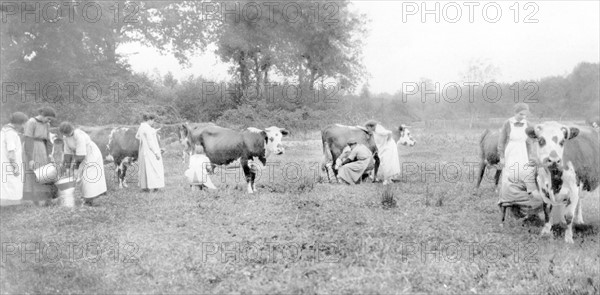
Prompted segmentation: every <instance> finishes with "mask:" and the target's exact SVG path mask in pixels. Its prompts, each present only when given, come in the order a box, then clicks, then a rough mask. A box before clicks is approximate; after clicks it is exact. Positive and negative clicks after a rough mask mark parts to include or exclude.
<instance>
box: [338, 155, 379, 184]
mask: <svg viewBox="0 0 600 295" xmlns="http://www.w3.org/2000/svg"><path fill="white" fill-rule="evenodd" d="M372 161H373V159H372V158H367V159H364V160H360V161H355V162H352V163H348V164H346V165H344V166H342V167H340V169H339V170H338V178H339V179H342V180H343V181H344V182H346V183H348V184H358V183H360V181H361V179H362V176H363V174H365V172H366V171H367V170H368V168H369V167H372V166H373V163H372Z"/></svg>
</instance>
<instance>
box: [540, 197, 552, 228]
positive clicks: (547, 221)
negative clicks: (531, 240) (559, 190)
mask: <svg viewBox="0 0 600 295" xmlns="http://www.w3.org/2000/svg"><path fill="white" fill-rule="evenodd" d="M542 210H543V211H544V227H543V228H542V232H541V233H540V234H541V235H542V236H543V235H549V234H550V230H551V229H552V216H551V214H552V205H548V204H546V203H544V205H542Z"/></svg>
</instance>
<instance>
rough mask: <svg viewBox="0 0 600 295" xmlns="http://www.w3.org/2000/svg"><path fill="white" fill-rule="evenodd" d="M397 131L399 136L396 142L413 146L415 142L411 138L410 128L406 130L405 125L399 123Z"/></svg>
mask: <svg viewBox="0 0 600 295" xmlns="http://www.w3.org/2000/svg"><path fill="white" fill-rule="evenodd" d="M398 132H400V138H399V139H398V143H397V144H401V145H407V146H413V145H415V144H416V143H417V142H416V141H415V140H414V139H413V138H412V135H411V134H410V130H408V128H407V126H406V125H400V127H398Z"/></svg>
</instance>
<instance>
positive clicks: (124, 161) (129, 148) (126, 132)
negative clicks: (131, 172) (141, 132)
mask: <svg viewBox="0 0 600 295" xmlns="http://www.w3.org/2000/svg"><path fill="white" fill-rule="evenodd" d="M137 130H138V127H137V126H136V127H115V128H112V130H111V131H110V134H109V136H108V143H107V149H108V157H110V158H112V160H113V162H114V164H115V172H116V175H117V181H118V183H119V188H123V187H127V182H125V176H126V174H127V165H131V164H133V163H134V162H135V161H137V158H138V151H139V148H140V141H139V140H138V139H137V138H135V135H136V133H137Z"/></svg>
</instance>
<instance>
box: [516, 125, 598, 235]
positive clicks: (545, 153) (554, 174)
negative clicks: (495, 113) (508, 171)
mask: <svg viewBox="0 0 600 295" xmlns="http://www.w3.org/2000/svg"><path fill="white" fill-rule="evenodd" d="M526 133H527V135H528V136H529V137H530V138H532V139H534V141H533V142H532V143H531V145H532V148H531V149H530V153H531V154H530V158H531V159H532V160H534V161H535V162H536V163H538V166H539V167H540V168H541V169H542V170H541V171H540V172H539V173H538V176H542V177H538V178H537V182H538V186H541V187H540V190H541V191H542V193H543V194H544V195H546V196H547V195H550V197H549V198H548V197H544V198H543V200H544V213H545V225H544V228H543V229H542V232H541V234H542V235H545V234H549V233H550V229H551V226H552V224H553V223H554V221H553V220H551V219H550V214H549V213H550V210H551V209H552V206H553V205H557V204H558V203H563V204H564V205H565V206H566V207H565V209H564V211H563V213H562V214H564V217H565V221H566V223H567V231H566V232H565V241H566V242H567V243H573V231H572V226H573V222H575V223H578V224H582V223H583V216H582V214H581V207H582V198H581V196H580V194H581V193H583V191H587V192H591V191H594V190H596V188H597V187H598V183H599V177H600V160H599V157H600V151H599V149H600V145H599V139H598V137H599V135H598V133H597V132H596V131H595V130H594V129H593V128H592V127H589V126H566V125H563V124H560V123H558V122H544V123H541V124H537V125H535V127H528V128H527V129H526ZM566 167H573V168H571V169H569V168H566ZM573 171H574V175H573ZM544 174H547V176H545V177H543V175H544ZM574 182H575V183H574ZM544 183H546V184H544ZM563 187H564V188H565V189H563ZM575 187H578V188H577V189H576V188H575ZM562 214H561V215H562Z"/></svg>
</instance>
